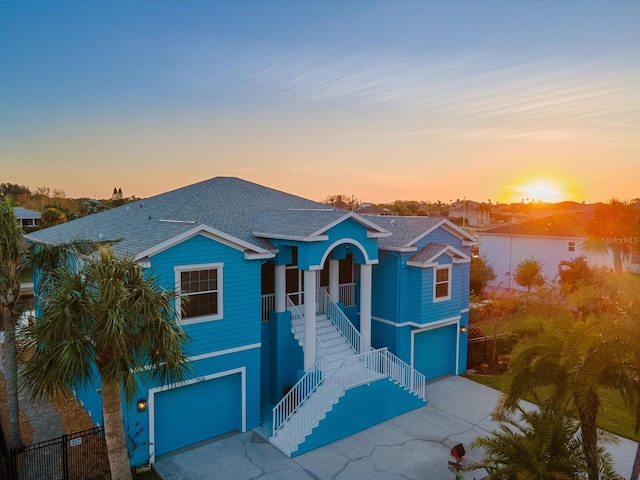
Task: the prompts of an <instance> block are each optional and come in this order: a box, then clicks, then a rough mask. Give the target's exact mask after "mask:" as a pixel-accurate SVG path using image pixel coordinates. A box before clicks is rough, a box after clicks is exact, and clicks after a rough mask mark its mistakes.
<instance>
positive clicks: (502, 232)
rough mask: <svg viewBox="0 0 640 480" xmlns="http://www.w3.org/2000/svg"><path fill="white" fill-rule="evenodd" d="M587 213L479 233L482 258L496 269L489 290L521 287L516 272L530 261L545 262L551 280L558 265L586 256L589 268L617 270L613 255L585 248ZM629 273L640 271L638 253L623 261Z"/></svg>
mask: <svg viewBox="0 0 640 480" xmlns="http://www.w3.org/2000/svg"><path fill="white" fill-rule="evenodd" d="M587 215H588V214H586V213H565V214H561V215H554V216H551V217H544V218H539V219H535V220H530V221H528V222H524V223H519V224H517V223H508V224H505V225H502V226H500V227H494V228H490V229H487V230H482V231H480V232H478V235H479V239H480V255H482V256H485V257H486V258H487V260H488V263H489V264H490V265H491V266H492V267H493V269H494V271H495V274H496V278H495V279H494V280H493V281H491V282H490V283H489V284H488V285H487V286H488V287H489V288H504V289H512V288H517V289H520V288H521V287H520V286H519V285H518V284H517V283H516V282H515V280H514V278H513V273H514V272H515V269H516V267H517V265H518V263H520V262H522V261H523V260H526V259H527V258H531V257H533V258H535V259H537V260H542V262H543V275H544V276H545V278H546V279H547V280H549V281H551V280H554V279H555V278H556V276H557V275H558V263H559V262H560V261H562V260H573V259H574V258H576V257H579V256H581V255H584V256H585V257H586V258H587V261H588V263H589V266H591V267H596V268H606V269H613V258H612V256H611V254H608V253H607V254H605V253H603V254H595V253H592V252H587V251H586V250H584V249H583V248H582V244H583V242H584V241H585V239H586V235H585V233H584V230H583V225H584V222H585V220H586V218H587ZM638 249H640V244H639V245H638ZM623 268H624V270H625V271H633V272H640V252H634V254H633V255H631V257H630V258H627V259H624V260H623Z"/></svg>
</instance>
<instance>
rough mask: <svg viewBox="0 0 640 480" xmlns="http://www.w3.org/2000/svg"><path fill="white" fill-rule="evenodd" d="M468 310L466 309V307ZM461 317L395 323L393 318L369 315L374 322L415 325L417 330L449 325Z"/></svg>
mask: <svg viewBox="0 0 640 480" xmlns="http://www.w3.org/2000/svg"><path fill="white" fill-rule="evenodd" d="M467 311H468V309H467ZM461 318H462V317H461V316H460V315H456V316H455V317H450V318H445V319H442V320H436V321H435V322H429V323H426V324H425V323H417V322H402V323H396V322H394V321H393V320H387V319H386V318H380V317H374V316H372V317H371V320H375V321H376V322H380V323H384V324H386V325H391V326H392V327H396V328H404V327H415V328H417V329H419V330H430V329H433V328H438V327H441V326H442V325H449V324H450V323H452V322H455V321H460V319H461Z"/></svg>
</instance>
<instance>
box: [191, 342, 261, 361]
mask: <svg viewBox="0 0 640 480" xmlns="http://www.w3.org/2000/svg"><path fill="white" fill-rule="evenodd" d="M261 346H262V343H252V344H250V345H243V346H242V347H235V348H227V349H226V350H218V351H217V352H209V353H203V354H201V355H193V356H192V357H187V358H186V361H187V362H197V361H199V360H206V359H208V358H213V357H221V356H223V355H231V354H233V353H239V352H244V351H246V350H253V349H255V348H260V347H261Z"/></svg>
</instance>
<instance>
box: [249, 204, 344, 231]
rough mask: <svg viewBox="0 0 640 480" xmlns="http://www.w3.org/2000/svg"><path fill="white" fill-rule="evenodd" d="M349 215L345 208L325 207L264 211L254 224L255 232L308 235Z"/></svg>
mask: <svg viewBox="0 0 640 480" xmlns="http://www.w3.org/2000/svg"><path fill="white" fill-rule="evenodd" d="M345 215H347V212H345V211H344V210H337V209H334V208H330V207H327V206H326V205H325V207H324V208H323V209H320V208H315V209H304V210H302V209H301V210H284V211H283V210H270V211H267V212H263V213H262V214H261V215H260V217H259V218H257V219H256V222H255V224H254V226H253V229H252V230H253V232H254V234H258V233H260V234H263V235H266V236H281V235H285V236H292V237H293V236H298V237H308V236H310V235H313V234H315V233H317V232H318V231H319V230H322V229H323V227H325V226H327V225H328V224H330V223H332V222H335V221H337V220H339V219H340V218H342V217H344V216H345Z"/></svg>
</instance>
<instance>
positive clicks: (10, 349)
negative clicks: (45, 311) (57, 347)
mask: <svg viewBox="0 0 640 480" xmlns="http://www.w3.org/2000/svg"><path fill="white" fill-rule="evenodd" d="M24 251H25V242H24V238H23V232H22V229H21V228H20V223H19V222H18V219H17V218H16V216H15V214H14V212H13V207H12V206H11V203H10V201H9V198H5V199H4V200H3V201H1V202H0V302H1V303H2V323H3V328H4V354H5V369H6V382H7V404H8V408H9V443H10V446H11V447H12V448H15V447H19V446H20V445H21V444H22V440H21V438H20V420H19V416H18V388H17V374H18V361H17V358H16V322H17V315H16V312H15V305H16V302H17V301H18V298H19V297H20V272H21V271H22V269H23V268H24V266H25V257H24Z"/></svg>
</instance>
